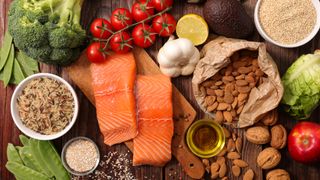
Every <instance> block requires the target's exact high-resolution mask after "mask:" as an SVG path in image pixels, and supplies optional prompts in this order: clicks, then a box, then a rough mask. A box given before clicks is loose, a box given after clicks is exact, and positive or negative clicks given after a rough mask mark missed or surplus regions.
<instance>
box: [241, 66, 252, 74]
mask: <svg viewBox="0 0 320 180" xmlns="http://www.w3.org/2000/svg"><path fill="white" fill-rule="evenodd" d="M251 71H252V68H250V67H239V68H238V72H239V73H240V74H248V73H249V72H251Z"/></svg>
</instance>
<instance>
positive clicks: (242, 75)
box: [236, 74, 245, 80]
mask: <svg viewBox="0 0 320 180" xmlns="http://www.w3.org/2000/svg"><path fill="white" fill-rule="evenodd" d="M244 78H245V75H244V74H240V75H239V76H237V77H236V80H242V79H244Z"/></svg>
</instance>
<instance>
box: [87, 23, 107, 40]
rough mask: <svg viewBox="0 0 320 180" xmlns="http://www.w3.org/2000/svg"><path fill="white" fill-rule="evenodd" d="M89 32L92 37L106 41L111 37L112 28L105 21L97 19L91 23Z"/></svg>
mask: <svg viewBox="0 0 320 180" xmlns="http://www.w3.org/2000/svg"><path fill="white" fill-rule="evenodd" d="M90 32H91V34H92V35H93V37H96V38H102V39H107V38H108V37H110V36H111V32H112V26H111V24H110V22H109V21H107V20H106V19H103V18H97V19H95V20H94V21H93V22H92V23H91V25H90Z"/></svg>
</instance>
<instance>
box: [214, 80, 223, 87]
mask: <svg viewBox="0 0 320 180" xmlns="http://www.w3.org/2000/svg"><path fill="white" fill-rule="evenodd" d="M222 84H223V82H222V81H217V82H216V83H214V85H215V86H221V85H222Z"/></svg>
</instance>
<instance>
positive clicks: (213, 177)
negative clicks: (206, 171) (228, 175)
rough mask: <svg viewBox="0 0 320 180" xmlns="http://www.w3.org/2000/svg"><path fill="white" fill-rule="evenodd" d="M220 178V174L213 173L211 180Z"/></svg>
mask: <svg viewBox="0 0 320 180" xmlns="http://www.w3.org/2000/svg"><path fill="white" fill-rule="evenodd" d="M218 177H219V172H214V173H211V179H217V178H218Z"/></svg>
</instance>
